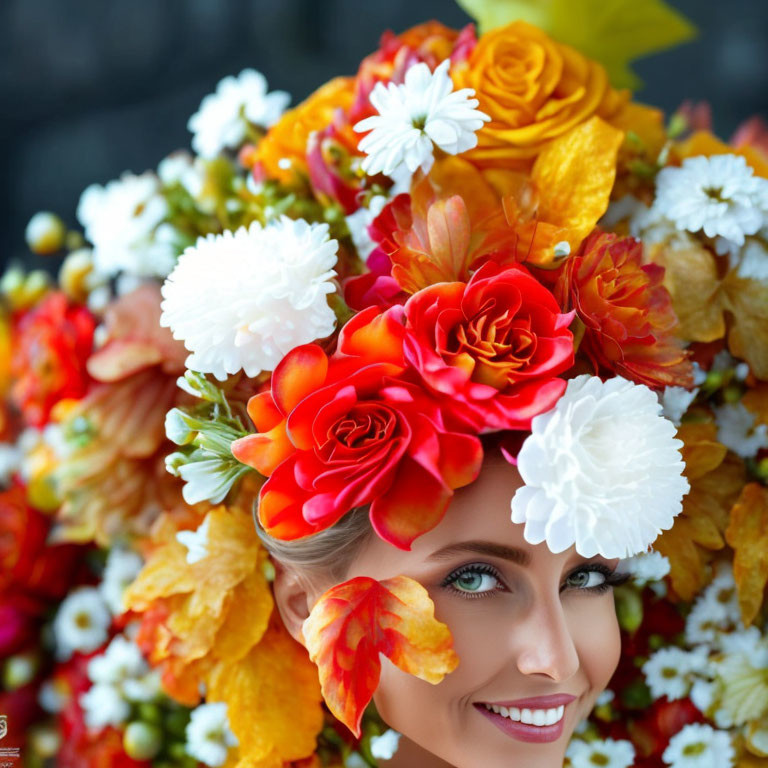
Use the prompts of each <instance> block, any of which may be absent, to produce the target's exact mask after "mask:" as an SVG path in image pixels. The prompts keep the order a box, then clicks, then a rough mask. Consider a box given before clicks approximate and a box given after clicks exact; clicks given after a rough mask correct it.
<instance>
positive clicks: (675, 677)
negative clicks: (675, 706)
mask: <svg viewBox="0 0 768 768" xmlns="http://www.w3.org/2000/svg"><path fill="white" fill-rule="evenodd" d="M701 663H702V659H701V657H700V656H699V655H694V654H691V653H690V652H688V651H684V650H682V649H680V648H674V647H670V648H660V649H659V650H658V651H656V652H654V653H652V654H651V656H650V658H649V659H648V661H646V662H645V664H643V674H644V675H645V682H646V684H647V685H648V687H649V688H650V689H651V695H652V696H653V698H654V699H660V698H661V697H662V696H666V697H667V698H668V699H669V700H670V701H673V700H675V699H682V698H683V697H684V696H687V695H688V691H690V689H691V683H692V680H691V672H693V671H694V670H697V669H699V668H700V667H701Z"/></svg>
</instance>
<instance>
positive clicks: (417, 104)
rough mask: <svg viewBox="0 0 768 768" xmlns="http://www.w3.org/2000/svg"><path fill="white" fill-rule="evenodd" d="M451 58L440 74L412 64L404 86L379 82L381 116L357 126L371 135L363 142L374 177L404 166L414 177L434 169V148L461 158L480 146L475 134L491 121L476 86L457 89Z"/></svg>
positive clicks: (374, 99)
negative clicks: (481, 106) (480, 109)
mask: <svg viewBox="0 0 768 768" xmlns="http://www.w3.org/2000/svg"><path fill="white" fill-rule="evenodd" d="M449 67H450V60H449V59H446V60H445V61H443V62H442V63H441V64H440V65H439V66H438V67H437V68H436V69H435V71H434V72H430V70H429V67H428V66H427V64H425V63H424V62H419V63H417V64H414V65H413V66H411V67H410V68H409V69H408V71H407V72H406V73H405V79H404V82H403V83H402V84H396V83H387V84H386V85H385V84H384V83H377V84H376V85H375V86H374V88H373V90H372V91H371V96H370V99H371V104H372V105H373V107H374V108H375V109H376V111H377V112H378V113H379V114H378V115H373V116H371V117H367V118H366V119H365V120H361V121H360V122H359V123H357V124H356V125H355V126H354V128H355V130H356V131H358V132H364V131H370V133H369V134H368V135H367V136H365V137H364V138H362V139H361V140H360V143H359V144H358V149H359V150H360V151H361V152H365V153H366V155H367V157H366V158H365V159H364V160H363V163H362V168H363V170H364V171H365V172H366V173H367V174H369V175H371V176H373V175H375V174H377V173H385V174H387V175H389V174H391V173H393V172H395V171H396V170H397V169H398V168H399V167H400V166H401V165H405V166H406V167H407V169H408V170H409V171H410V172H411V173H413V172H415V171H416V169H417V168H419V167H421V168H422V170H423V171H424V172H425V173H426V172H428V171H429V169H430V167H431V165H432V162H433V160H434V157H433V154H432V152H433V149H432V147H433V144H434V145H436V146H438V147H439V148H440V149H441V150H443V152H447V153H448V154H449V155H458V154H459V153H461V152H465V151H466V150H468V149H472V148H473V147H475V146H477V136H476V135H475V132H476V131H478V130H479V129H480V128H482V127H483V123H484V122H486V121H487V120H490V119H491V118H490V117H489V116H488V115H486V114H485V113H483V112H480V111H479V110H478V109H475V107H477V105H478V104H479V102H478V100H477V99H473V98H472V96H474V95H475V92H474V90H473V89H472V88H462V89H460V90H458V91H454V90H453V82H452V81H451V77H450V75H449V74H448V68H449Z"/></svg>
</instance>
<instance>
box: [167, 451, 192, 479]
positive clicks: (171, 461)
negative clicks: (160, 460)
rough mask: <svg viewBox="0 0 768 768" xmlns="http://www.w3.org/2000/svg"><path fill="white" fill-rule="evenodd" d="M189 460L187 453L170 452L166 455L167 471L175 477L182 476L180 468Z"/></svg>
mask: <svg viewBox="0 0 768 768" xmlns="http://www.w3.org/2000/svg"><path fill="white" fill-rule="evenodd" d="M187 461H188V457H187V454H186V453H182V452H181V451H174V452H173V453H169V454H168V455H167V456H166V457H165V471H166V472H168V474H170V475H173V476H174V477H181V473H180V472H179V469H180V468H181V467H183V466H184V465H185V464H186V463H187Z"/></svg>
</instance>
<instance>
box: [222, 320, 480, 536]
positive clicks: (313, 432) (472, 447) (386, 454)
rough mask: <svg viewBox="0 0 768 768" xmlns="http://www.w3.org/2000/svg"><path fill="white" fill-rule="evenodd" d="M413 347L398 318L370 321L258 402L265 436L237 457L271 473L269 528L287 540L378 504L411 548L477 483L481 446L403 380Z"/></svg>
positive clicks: (295, 354)
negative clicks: (460, 492)
mask: <svg viewBox="0 0 768 768" xmlns="http://www.w3.org/2000/svg"><path fill="white" fill-rule="evenodd" d="M402 337H403V329H402V326H401V325H399V323H398V322H397V321H396V320H395V319H394V318H392V317H390V316H387V315H381V313H380V311H379V310H377V309H375V308H371V309H370V310H366V311H365V312H361V313H360V314H359V315H357V316H356V317H355V318H353V319H352V320H351V321H350V322H349V323H347V325H346V326H345V328H344V330H343V332H342V334H341V336H340V339H339V347H338V351H337V353H336V354H335V355H334V356H333V357H332V358H330V359H329V358H328V357H327V356H326V354H325V353H324V352H323V350H322V349H321V348H320V347H318V346H316V345H314V344H308V345H305V346H302V347H297V348H296V349H294V350H292V351H291V352H290V353H289V354H288V355H286V357H285V358H284V359H283V360H282V362H281V363H280V365H279V366H278V367H277V369H276V370H275V372H274V374H273V377H272V391H271V393H264V394H261V395H256V396H255V397H254V398H252V401H251V403H249V413H250V414H251V417H252V418H253V419H254V422H255V423H256V426H257V428H258V429H261V430H262V433H261V434H257V435H253V436H249V437H246V438H243V439H241V440H237V441H235V442H234V443H233V445H232V453H233V454H234V455H235V457H236V458H238V459H239V460H240V461H242V462H244V463H246V464H249V465H250V466H255V467H256V468H257V469H259V470H260V471H262V472H264V474H269V475H270V477H269V480H267V482H266V483H265V484H264V486H263V487H262V489H261V494H260V504H259V518H260V520H261V523H262V525H263V526H264V528H265V529H266V530H267V531H268V532H269V533H271V534H272V535H273V536H275V537H276V538H280V539H296V538H300V537H302V536H307V535H310V534H312V533H316V532H317V531H320V530H323V529H325V528H329V527H330V526H332V525H333V524H334V523H335V522H337V521H338V520H339V519H340V518H341V517H342V516H343V515H344V514H345V513H347V512H349V511H350V510H351V509H353V508H355V507H360V506H363V505H365V504H370V505H371V510H370V517H371V523H372V525H373V527H374V528H375V530H376V531H377V533H378V534H379V535H380V536H381V537H382V538H383V539H385V540H386V541H389V542H391V543H392V544H394V545H395V546H398V547H401V548H403V549H409V548H410V544H411V542H412V541H413V539H414V538H416V537H417V536H419V535H421V534H422V533H425V532H426V531H428V530H430V529H431V528H433V527H434V526H435V525H437V523H438V522H439V521H440V520H441V518H442V517H443V514H444V513H445V510H446V508H447V506H448V502H449V500H450V498H451V496H452V495H453V490H454V489H456V488H459V487H461V486H463V485H466V484H468V483H470V482H472V480H474V479H475V477H476V476H477V473H478V472H479V469H480V462H481V458H482V449H481V446H480V441H479V440H478V439H477V438H476V437H474V436H471V435H466V434H460V433H457V432H452V431H450V430H448V429H447V428H446V426H445V423H444V419H443V413H442V411H441V408H440V406H439V404H438V402H437V401H436V400H434V399H433V398H431V397H429V396H428V394H427V393H425V392H424V390H423V389H422V388H421V387H419V386H417V385H415V384H412V383H410V382H407V381H405V380H403V379H401V378H399V377H400V374H402V373H403V372H404V370H405V366H404V362H403V358H402ZM367 356H371V357H367ZM265 395H266V397H265ZM278 462H279V463H278Z"/></svg>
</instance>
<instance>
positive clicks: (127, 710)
mask: <svg viewBox="0 0 768 768" xmlns="http://www.w3.org/2000/svg"><path fill="white" fill-rule="evenodd" d="M80 706H81V707H82V709H83V715H84V716H85V724H86V725H87V726H88V727H89V728H94V729H100V728H105V727H106V726H108V725H113V726H119V725H122V724H123V723H124V722H125V721H126V720H128V717H129V716H130V714H131V705H130V704H129V703H128V701H127V700H126V699H125V698H123V695H122V694H121V693H120V691H119V690H118V689H117V688H116V687H115V686H114V685H109V684H108V683H97V684H96V685H92V686H91V687H90V688H89V689H88V690H87V691H86V692H85V693H81V694H80Z"/></svg>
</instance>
